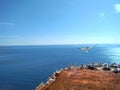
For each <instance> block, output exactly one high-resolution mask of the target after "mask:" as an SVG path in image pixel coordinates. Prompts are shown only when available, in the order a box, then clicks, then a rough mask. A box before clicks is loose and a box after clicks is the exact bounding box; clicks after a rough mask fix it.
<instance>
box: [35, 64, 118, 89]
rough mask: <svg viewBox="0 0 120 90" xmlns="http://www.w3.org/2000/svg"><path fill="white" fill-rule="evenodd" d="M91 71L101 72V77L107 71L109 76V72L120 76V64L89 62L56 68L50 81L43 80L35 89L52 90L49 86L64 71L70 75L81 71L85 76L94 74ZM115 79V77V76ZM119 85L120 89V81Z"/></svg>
mask: <svg viewBox="0 0 120 90" xmlns="http://www.w3.org/2000/svg"><path fill="white" fill-rule="evenodd" d="M85 72H86V73H85ZM91 72H92V73H96V74H100V76H101V77H104V74H105V73H106V74H108V76H109V74H110V75H113V76H114V75H117V76H118V77H119V78H120V65H118V64H116V63H112V64H111V65H108V64H107V63H104V64H101V63H90V64H87V65H83V64H80V65H79V66H74V65H69V66H68V67H66V68H64V69H60V70H56V72H54V73H53V74H52V76H51V77H49V78H48V81H47V82H46V83H43V82H41V83H40V84H39V86H37V87H36V89H35V90H52V89H49V88H50V87H51V86H52V85H54V84H55V83H56V82H57V80H59V78H60V77H62V76H63V75H62V73H66V75H68V76H69V75H72V73H74V74H73V75H77V74H78V76H79V74H80V73H83V74H85V76H88V77H89V76H90V75H92V74H91ZM68 73H69V74H68ZM92 76H93V77H99V76H97V75H95V74H93V75H92ZM75 77H76V76H75ZM75 77H74V78H75ZM82 77H83V76H82ZM67 78H68V77H67ZM77 78H80V76H79V77H77ZM89 78H90V79H91V80H92V77H89ZM99 78H100V77H99ZM106 78H109V77H106ZM69 79H71V78H69ZM101 79H102V78H101ZM113 79H114V77H113ZM61 80H62V79H61ZM66 81H67V79H66ZM73 81H75V80H74V79H73ZM64 82H65V81H61V83H64ZM79 82H80V81H79ZM61 83H60V84H61ZM69 83H70V82H69ZM82 83H83V82H82ZM80 85H81V84H80ZM83 86H84V85H83ZM112 87H113V85H112ZM117 87H118V88H119V89H120V83H119V85H118V86H117ZM56 88H57V86H56ZM58 88H59V87H58ZM53 90H54V89H53ZM55 90H56V89H55ZM60 90H67V89H60ZM78 90H79V89H78ZM80 90H81V89H80ZM90 90H92V89H90ZM100 90H101V89H100ZM104 90H108V89H104ZM116 90H117V89H116Z"/></svg>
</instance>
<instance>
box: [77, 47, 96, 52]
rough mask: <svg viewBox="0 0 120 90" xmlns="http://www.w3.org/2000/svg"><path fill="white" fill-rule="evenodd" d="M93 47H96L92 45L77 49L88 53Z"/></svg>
mask: <svg viewBox="0 0 120 90" xmlns="http://www.w3.org/2000/svg"><path fill="white" fill-rule="evenodd" d="M94 47H96V45H94V46H92V47H88V46H87V47H82V48H78V49H80V50H84V51H85V52H88V51H89V49H91V48H94Z"/></svg>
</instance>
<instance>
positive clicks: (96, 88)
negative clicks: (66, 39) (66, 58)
mask: <svg viewBox="0 0 120 90" xmlns="http://www.w3.org/2000/svg"><path fill="white" fill-rule="evenodd" d="M38 90H120V74H115V73H113V72H110V71H103V70H89V69H72V70H63V71H62V72H61V73H59V74H58V75H57V76H56V80H55V81H54V82H51V83H49V84H47V85H45V86H44V87H43V88H41V89H40V88H39V89H38Z"/></svg>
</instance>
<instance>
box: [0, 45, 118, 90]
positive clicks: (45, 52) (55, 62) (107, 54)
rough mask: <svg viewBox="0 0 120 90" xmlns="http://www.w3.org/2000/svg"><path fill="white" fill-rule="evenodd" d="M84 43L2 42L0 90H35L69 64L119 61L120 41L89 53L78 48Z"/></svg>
mask: <svg viewBox="0 0 120 90" xmlns="http://www.w3.org/2000/svg"><path fill="white" fill-rule="evenodd" d="M84 46H87V45H60V46H59V45H56V46H54V45H53V46H52V45H51V46H4V47H3V46H1V47H0V90H34V89H35V87H36V86H38V85H39V83H40V82H42V81H43V82H45V81H46V80H47V79H48V77H49V76H50V75H51V74H52V73H53V72H54V71H55V70H58V69H61V68H64V67H66V66H67V65H68V64H75V65H78V64H81V63H82V64H87V63H89V62H103V63H112V62H116V63H120V45H97V47H96V48H92V49H90V51H89V52H88V53H86V52H84V51H80V50H79V49H78V48H79V47H84ZM91 46H92V45H91Z"/></svg>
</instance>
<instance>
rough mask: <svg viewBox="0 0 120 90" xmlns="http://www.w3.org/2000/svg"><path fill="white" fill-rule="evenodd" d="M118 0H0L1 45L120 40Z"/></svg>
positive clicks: (111, 41) (88, 42)
mask: <svg viewBox="0 0 120 90" xmlns="http://www.w3.org/2000/svg"><path fill="white" fill-rule="evenodd" d="M119 34H120V2H119V0H0V45H49V44H50V45H51V44H102V43H103V44H107V43H120V35H119Z"/></svg>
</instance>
